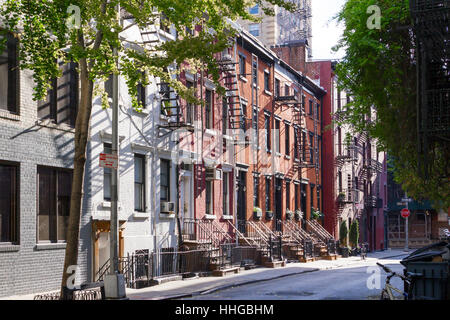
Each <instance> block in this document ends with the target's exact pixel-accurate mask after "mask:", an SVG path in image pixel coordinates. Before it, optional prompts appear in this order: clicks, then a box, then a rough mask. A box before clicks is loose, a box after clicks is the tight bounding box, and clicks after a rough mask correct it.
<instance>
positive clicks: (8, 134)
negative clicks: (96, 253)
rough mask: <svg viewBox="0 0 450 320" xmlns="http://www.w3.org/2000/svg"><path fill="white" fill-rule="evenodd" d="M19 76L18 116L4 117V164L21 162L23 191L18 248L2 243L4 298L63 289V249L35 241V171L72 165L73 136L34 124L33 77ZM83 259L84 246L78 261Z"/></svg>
mask: <svg viewBox="0 0 450 320" xmlns="http://www.w3.org/2000/svg"><path fill="white" fill-rule="evenodd" d="M20 73H21V74H20V94H19V96H20V100H19V101H20V107H19V108H20V111H19V112H20V115H19V116H16V117H11V116H9V115H7V114H4V113H2V115H3V116H2V117H0V160H4V161H13V162H16V163H18V166H19V190H20V191H19V208H20V209H19V221H20V224H19V226H20V227H19V241H18V243H17V244H14V245H8V244H4V243H0V296H9V295H18V294H28V293H37V292H42V291H48V290H56V289H58V288H59V286H60V281H61V276H62V274H61V273H62V269H63V261H64V253H65V250H64V249H65V245H64V244H48V245H44V244H40V243H38V242H37V234H36V230H37V223H36V216H37V215H36V205H37V201H36V189H37V187H36V181H37V166H38V165H45V166H53V167H58V168H71V167H72V166H73V161H72V157H73V133H70V132H66V131H62V130H60V129H50V128H47V127H43V126H40V125H37V124H36V121H37V120H38V119H37V102H35V101H33V100H32V88H33V87H34V86H33V83H32V80H31V74H30V72H27V71H21V72H20ZM12 118H15V120H12ZM60 128H61V127H60ZM64 128H65V129H67V127H64ZM84 254H85V251H84V248H83V247H82V246H80V261H81V260H83V259H84Z"/></svg>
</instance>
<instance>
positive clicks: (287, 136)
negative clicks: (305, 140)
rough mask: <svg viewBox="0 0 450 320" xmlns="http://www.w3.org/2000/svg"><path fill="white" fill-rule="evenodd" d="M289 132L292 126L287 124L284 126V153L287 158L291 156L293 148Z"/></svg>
mask: <svg viewBox="0 0 450 320" xmlns="http://www.w3.org/2000/svg"><path fill="white" fill-rule="evenodd" d="M289 130H290V126H289V125H288V124H287V123H285V124H284V152H285V154H286V155H287V156H289V155H290V154H291V151H290V148H291V143H290V141H289V140H290V134H289Z"/></svg>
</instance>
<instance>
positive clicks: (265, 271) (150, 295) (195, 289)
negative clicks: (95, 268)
mask: <svg viewBox="0 0 450 320" xmlns="http://www.w3.org/2000/svg"><path fill="white" fill-rule="evenodd" d="M410 252H412V250H411V251H410ZM407 254H408V253H406V252H404V251H403V250H401V249H392V250H389V249H388V250H385V251H379V252H372V253H369V254H368V256H367V259H366V260H364V261H362V260H361V258H360V257H349V258H340V259H338V260H334V261H328V260H318V261H314V262H308V263H288V264H287V265H286V267H284V268H276V269H270V268H264V267H260V268H256V269H252V270H244V271H241V273H239V274H232V275H228V276H225V277H199V278H190V279H186V280H177V281H171V282H166V283H162V284H160V285H157V286H152V287H148V288H142V289H130V288H127V296H128V298H129V299H130V300H165V299H177V298H182V297H190V296H195V295H201V294H207V293H211V292H214V291H218V290H224V289H227V288H230V287H236V286H242V285H246V284H251V283H255V282H262V281H268V280H274V279H278V278H283V277H287V276H292V275H297V274H302V273H309V272H316V271H320V270H331V269H337V268H347V267H352V266H356V265H360V266H364V265H371V264H373V265H374V264H375V262H376V261H377V260H378V259H390V258H400V257H402V256H406V255H407ZM34 296H35V294H28V295H20V296H10V297H3V298H0V300H33V298H34Z"/></svg>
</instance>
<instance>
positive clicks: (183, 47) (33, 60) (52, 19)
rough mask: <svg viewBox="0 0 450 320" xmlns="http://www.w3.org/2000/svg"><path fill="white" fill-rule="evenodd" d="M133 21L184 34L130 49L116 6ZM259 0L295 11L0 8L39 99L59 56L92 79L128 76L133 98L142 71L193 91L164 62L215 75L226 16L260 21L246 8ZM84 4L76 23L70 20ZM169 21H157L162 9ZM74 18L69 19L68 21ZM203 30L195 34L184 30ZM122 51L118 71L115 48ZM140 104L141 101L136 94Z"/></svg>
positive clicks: (182, 0)
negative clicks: (194, 65) (82, 65)
mask: <svg viewBox="0 0 450 320" xmlns="http://www.w3.org/2000/svg"><path fill="white" fill-rule="evenodd" d="M117 4H120V6H121V8H122V10H123V11H124V12H127V13H128V14H129V15H130V16H132V18H133V19H134V23H135V24H136V25H138V26H139V27H141V28H146V27H147V26H149V25H153V24H155V23H156V24H158V23H161V24H162V23H164V24H166V25H172V26H173V27H174V28H175V29H176V31H177V34H178V35H179V37H178V38H177V39H176V40H175V41H169V42H165V43H161V44H159V45H158V49H159V50H157V52H160V53H161V52H163V54H155V51H148V50H145V51H142V50H140V49H136V48H133V47H131V46H126V41H121V40H122V39H120V38H119V34H120V33H121V32H123V31H124V30H125V29H127V28H129V27H130V26H124V25H120V24H119V23H118V20H117V9H116V5H117ZM252 4H259V6H260V7H261V8H262V9H263V10H264V12H266V13H268V14H270V13H273V9H272V8H271V7H272V5H279V6H283V7H285V8H286V9H288V10H293V9H294V5H293V4H292V3H290V2H289V1H286V2H285V0H268V1H264V3H263V1H262V0H254V1H248V0H233V1H226V0H201V1H192V0H58V1H53V0H40V1H29V0H6V1H4V3H3V5H2V6H1V9H0V16H1V17H2V19H1V24H2V25H1V27H2V28H3V30H4V31H6V30H7V31H11V32H14V33H15V34H17V36H18V37H19V38H20V45H21V48H20V59H19V60H20V62H21V68H23V69H30V70H32V71H33V78H34V80H35V83H36V87H35V94H34V97H35V98H36V99H42V98H44V97H45V95H46V93H47V89H49V86H50V84H49V82H50V81H49V80H50V79H52V78H55V77H58V76H60V73H61V70H60V68H59V67H58V63H57V60H59V61H61V60H62V61H66V62H68V61H73V62H79V61H80V59H81V58H86V59H87V62H88V65H87V68H88V70H87V71H88V73H89V78H90V79H91V80H93V81H94V80H106V79H107V77H108V75H109V74H111V73H116V74H121V75H123V76H124V77H125V78H126V81H127V83H128V87H129V90H130V94H131V96H132V97H133V96H136V95H137V91H136V87H137V83H138V82H143V83H147V81H146V79H145V78H144V75H143V74H144V73H143V72H146V74H147V75H154V76H157V77H161V78H163V79H164V80H165V81H167V82H169V83H171V85H172V86H173V87H174V88H175V89H177V90H178V91H179V93H180V94H181V95H183V94H184V96H189V95H187V94H186V93H187V92H186V90H185V89H186V88H184V87H183V86H182V85H181V84H180V83H178V82H176V81H173V80H172V78H171V77H170V75H169V72H168V71H167V67H168V66H170V65H171V64H173V63H178V64H180V63H181V62H186V61H191V62H198V63H199V64H201V65H204V66H205V69H206V70H208V71H209V73H210V75H211V76H212V77H213V78H214V80H217V79H218V69H217V64H216V63H215V59H214V57H213V55H214V53H217V52H220V51H221V50H223V49H224V48H225V47H226V46H227V45H229V42H228V40H229V39H230V36H231V35H232V33H233V30H232V28H231V27H230V25H229V23H228V22H227V18H228V19H230V20H235V19H237V18H243V19H248V20H256V19H257V18H255V17H254V16H252V15H251V14H249V12H248V7H249V6H251V5H252ZM73 7H77V8H78V9H79V12H77V13H79V15H80V19H79V28H78V27H74V23H72V24H71V23H70V19H73V18H72V15H73V14H74V12H73V11H72V10H71V9H70V8H73ZM161 12H162V13H163V14H164V19H163V20H160V19H159V18H160V13H161ZM67 22H69V23H67ZM197 25H198V26H201V27H202V28H198V29H197V31H199V32H198V34H195V35H191V34H190V33H188V32H186V28H190V29H194V28H195V26H197ZM114 48H115V49H117V50H118V51H119V52H120V59H121V61H120V64H119V68H117V67H116V59H115V58H114V56H113V49H114ZM133 104H134V106H135V107H138V104H139V102H138V101H137V99H134V101H133Z"/></svg>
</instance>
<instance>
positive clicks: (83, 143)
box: [61, 59, 94, 300]
mask: <svg viewBox="0 0 450 320" xmlns="http://www.w3.org/2000/svg"><path fill="white" fill-rule="evenodd" d="M79 68H80V83H81V92H80V103H79V108H78V115H77V120H76V123H75V156H74V168H73V181H72V193H71V198H70V216H69V225H68V227H67V246H66V254H65V258H64V269H63V276H62V282H61V299H64V300H67V299H72V294H71V293H70V290H67V287H68V286H70V285H71V283H68V282H72V280H71V279H69V277H70V276H71V274H72V273H68V271H67V269H68V268H69V267H70V266H76V265H77V263H78V262H77V260H78V241H79V231H80V218H81V209H82V201H83V184H84V183H83V182H84V171H85V170H84V169H85V168H84V166H85V163H86V147H87V139H88V137H89V124H90V118H91V112H92V95H93V88H94V83H93V81H92V80H90V79H89V77H88V65H87V61H86V59H81V60H80V62H79ZM71 278H73V277H71ZM68 280H69V281H68Z"/></svg>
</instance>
